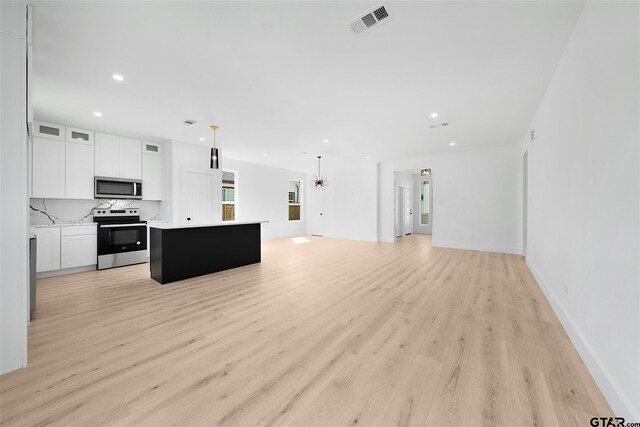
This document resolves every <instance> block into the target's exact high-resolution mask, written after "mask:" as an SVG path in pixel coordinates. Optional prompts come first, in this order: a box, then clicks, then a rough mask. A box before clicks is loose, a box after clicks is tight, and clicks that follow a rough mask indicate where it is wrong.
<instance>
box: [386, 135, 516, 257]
mask: <svg viewBox="0 0 640 427" xmlns="http://www.w3.org/2000/svg"><path fill="white" fill-rule="evenodd" d="M521 152H522V149H521V146H520V145H510V146H505V147H496V148H490V149H485V150H479V151H466V152H454V153H448V154H441V155H435V156H428V157H416V158H411V159H404V160H398V161H392V162H384V163H382V168H381V178H380V179H381V191H380V193H381V197H380V214H381V215H380V230H381V236H380V238H381V240H382V241H384V242H393V241H394V236H393V234H394V233H393V226H394V193H393V191H394V188H393V187H394V180H395V178H394V172H395V171H405V170H409V169H412V170H416V171H417V170H419V169H423V168H431V174H432V177H433V182H434V184H433V188H432V190H433V216H434V218H433V240H432V244H433V245H434V246H443V247H452V248H461V249H476V250H484V251H495V252H505V253H520V252H521V250H522V231H521V230H522V228H521V227H522V225H521V223H522V161H521Z"/></svg>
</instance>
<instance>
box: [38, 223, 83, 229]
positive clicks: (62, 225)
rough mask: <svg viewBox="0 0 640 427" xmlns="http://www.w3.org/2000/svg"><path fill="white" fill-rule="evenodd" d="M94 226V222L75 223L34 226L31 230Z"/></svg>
mask: <svg viewBox="0 0 640 427" xmlns="http://www.w3.org/2000/svg"><path fill="white" fill-rule="evenodd" d="M90 225H93V226H95V225H96V223H95V222H76V223H65V224H34V225H32V226H31V227H33V228H45V227H85V226H90Z"/></svg>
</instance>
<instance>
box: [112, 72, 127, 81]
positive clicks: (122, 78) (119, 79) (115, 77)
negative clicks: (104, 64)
mask: <svg viewBox="0 0 640 427" xmlns="http://www.w3.org/2000/svg"><path fill="white" fill-rule="evenodd" d="M111 77H113V80H115V81H118V82H121V81H123V80H124V77H122V75H120V74H114V75H113V76H111Z"/></svg>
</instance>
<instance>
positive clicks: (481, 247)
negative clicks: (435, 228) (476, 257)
mask: <svg viewBox="0 0 640 427" xmlns="http://www.w3.org/2000/svg"><path fill="white" fill-rule="evenodd" d="M431 246H433V247H436V248H450V249H465V250H469V251H483V252H497V253H502V254H516V255H521V254H522V249H521V248H512V247H508V246H494V245H485V244H482V243H461V242H443V241H440V240H432V241H431Z"/></svg>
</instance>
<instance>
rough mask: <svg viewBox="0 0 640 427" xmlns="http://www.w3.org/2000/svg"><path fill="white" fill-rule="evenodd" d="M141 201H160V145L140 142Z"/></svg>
mask: <svg viewBox="0 0 640 427" xmlns="http://www.w3.org/2000/svg"><path fill="white" fill-rule="evenodd" d="M142 199H143V200H162V145H160V144H156V143H152V142H146V141H142Z"/></svg>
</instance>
